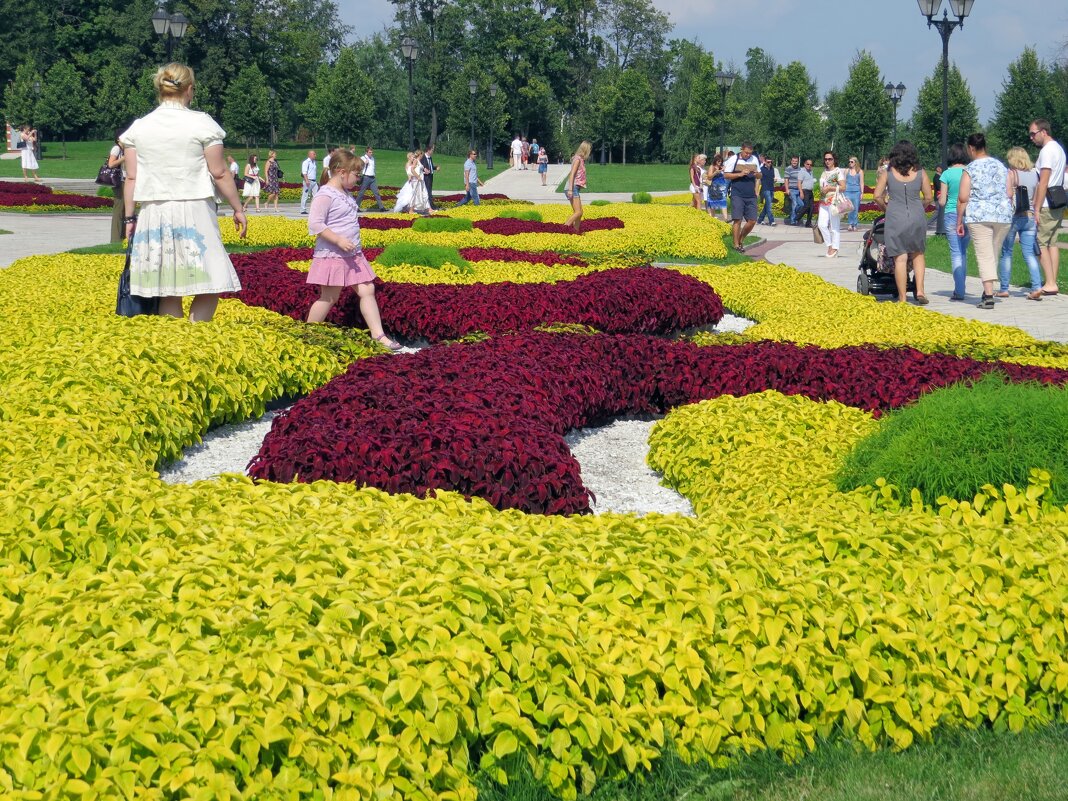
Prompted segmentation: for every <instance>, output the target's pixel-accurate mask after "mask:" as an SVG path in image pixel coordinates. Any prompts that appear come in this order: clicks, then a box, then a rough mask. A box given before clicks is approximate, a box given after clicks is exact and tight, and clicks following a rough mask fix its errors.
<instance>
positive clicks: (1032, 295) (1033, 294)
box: [1027, 289, 1042, 300]
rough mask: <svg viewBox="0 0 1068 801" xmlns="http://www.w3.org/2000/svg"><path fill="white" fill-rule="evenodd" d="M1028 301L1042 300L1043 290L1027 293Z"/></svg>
mask: <svg viewBox="0 0 1068 801" xmlns="http://www.w3.org/2000/svg"><path fill="white" fill-rule="evenodd" d="M1027 299H1028V300H1042V290H1041V289H1037V290H1035V291H1034V292H1028V293H1027Z"/></svg>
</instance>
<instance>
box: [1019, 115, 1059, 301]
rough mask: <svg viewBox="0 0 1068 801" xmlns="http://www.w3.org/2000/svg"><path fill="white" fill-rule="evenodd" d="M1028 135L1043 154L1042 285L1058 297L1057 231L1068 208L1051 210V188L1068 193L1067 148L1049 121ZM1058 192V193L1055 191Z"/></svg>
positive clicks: (1039, 207)
mask: <svg viewBox="0 0 1068 801" xmlns="http://www.w3.org/2000/svg"><path fill="white" fill-rule="evenodd" d="M1027 135H1028V136H1029V137H1030V138H1031V141H1032V142H1034V143H1035V145H1036V146H1037V147H1039V148H1041V150H1040V151H1039V153H1038V161H1036V162H1035V170H1036V171H1037V172H1038V187H1037V188H1036V189H1035V197H1034V208H1035V210H1036V212H1037V215H1036V216H1037V218H1038V219H1037V220H1036V222H1037V223H1038V238H1037V239H1036V240H1035V241H1036V242H1037V244H1038V248H1039V260H1040V261H1041V262H1042V272H1044V273H1045V276H1046V282H1045V283H1044V284H1043V285H1042V294H1043V295H1056V294H1057V270H1058V269H1059V268H1060V248H1058V247H1057V231H1058V230H1059V229H1060V227H1061V221H1062V220H1063V219H1064V206H1063V205H1061V206H1060V207H1059V208H1051V207H1050V202H1049V201H1050V197H1049V190H1050V188H1051V187H1052V188H1056V187H1060V192H1061V193H1063V191H1064V185H1065V184H1064V166H1065V159H1064V148H1063V147H1061V145H1060V143H1059V142H1057V140H1055V139H1054V138H1053V132H1052V131H1051V130H1050V126H1049V120H1043V119H1037V120H1033V121H1032V122H1031V124H1030V125H1029V126H1028V131H1027ZM1054 191H1057V190H1056V189H1054Z"/></svg>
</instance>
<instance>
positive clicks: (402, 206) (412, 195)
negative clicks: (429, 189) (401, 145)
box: [393, 150, 430, 214]
mask: <svg viewBox="0 0 1068 801" xmlns="http://www.w3.org/2000/svg"><path fill="white" fill-rule="evenodd" d="M422 157H423V151H421V150H416V151H415V152H413V153H409V154H408V163H407V164H405V165H404V174H405V175H407V176H408V180H407V181H406V182H405V184H404V186H402V187H401V188H400V191H399V192H398V193H397V202H396V204H394V206H393V212H394V213H395V214H399V213H402V212H409V211H410V212H414V213H415V214H428V213H429V212H430V198H429V197H428V196H427V193H426V183H425V182H424V181H423V165H422V164H420V163H419V159H421V158H422Z"/></svg>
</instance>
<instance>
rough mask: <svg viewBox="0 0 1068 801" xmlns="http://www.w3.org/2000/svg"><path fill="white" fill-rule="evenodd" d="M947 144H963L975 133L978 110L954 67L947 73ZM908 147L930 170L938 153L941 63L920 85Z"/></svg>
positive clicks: (940, 136) (939, 142) (940, 121)
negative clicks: (912, 146) (917, 153)
mask: <svg viewBox="0 0 1068 801" xmlns="http://www.w3.org/2000/svg"><path fill="white" fill-rule="evenodd" d="M948 97H949V128H948V130H949V143H950V144H952V143H953V142H963V141H964V140H965V139H967V138H968V136H969V135H971V134H973V133H975V132H976V131H978V130H979V110H978V108H977V107H976V105H975V98H974V97H973V96H972V92H971V90H970V89H969V88H968V83H967V82H966V81H965V80H964V76H963V75H961V73H960V70H959V69H957V66H956V65H955V64H954V65H952V66H951V67H950V69H949V95H948ZM912 143H913V144H914V145H916V149H917V150H918V151H919V153H920V161H921V162H922V163H923V164H924V165H929V166H930V167H932V168H933V166H934V165H935V164H938V163H939V162H940V160H941V150H942V63H941V61H939V63H938V65H937V66H936V67H935V69H934V72H932V73H931V75H929V76H928V77H927V78H926V79H925V80H924V82H923V85H922V86H921V87H920V91H919V92H918V93H917V95H916V108H915V110H914V111H913V112H912Z"/></svg>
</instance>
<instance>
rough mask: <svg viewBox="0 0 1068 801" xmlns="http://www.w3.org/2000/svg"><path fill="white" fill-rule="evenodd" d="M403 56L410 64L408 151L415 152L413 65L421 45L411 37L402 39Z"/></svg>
mask: <svg viewBox="0 0 1068 801" xmlns="http://www.w3.org/2000/svg"><path fill="white" fill-rule="evenodd" d="M401 55H402V56H404V59H405V61H407V62H408V150H415V97H414V95H413V94H412V63H413V62H414V61H415V60H416V59H417V58H418V57H419V45H418V44H416V41H415V39H413V38H412V37H411V36H405V37H404V38H403V39H401Z"/></svg>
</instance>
